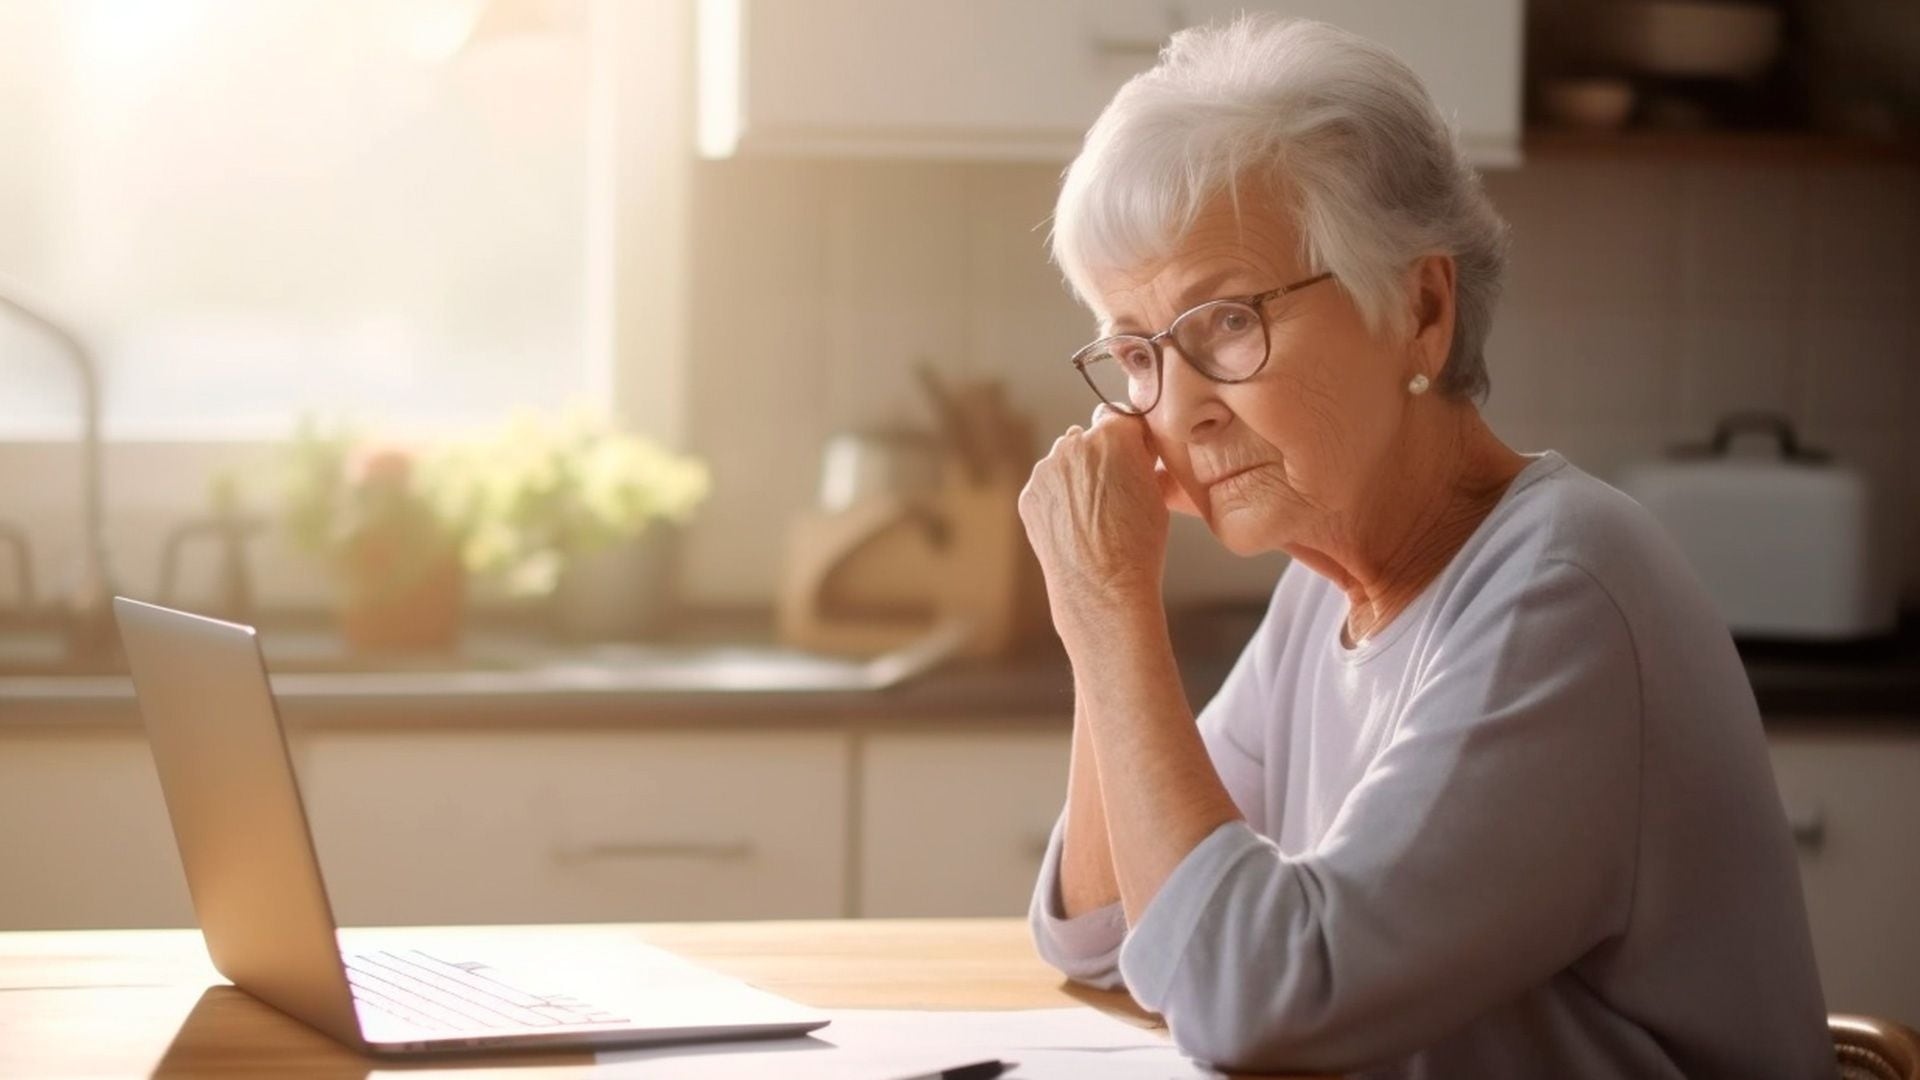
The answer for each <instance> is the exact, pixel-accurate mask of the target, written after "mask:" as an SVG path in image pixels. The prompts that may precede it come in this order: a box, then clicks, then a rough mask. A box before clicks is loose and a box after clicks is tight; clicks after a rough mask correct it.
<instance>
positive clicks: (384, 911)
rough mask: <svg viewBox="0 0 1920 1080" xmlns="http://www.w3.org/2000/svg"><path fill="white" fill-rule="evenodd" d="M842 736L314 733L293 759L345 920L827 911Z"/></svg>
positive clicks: (842, 843) (842, 816)
mask: <svg viewBox="0 0 1920 1080" xmlns="http://www.w3.org/2000/svg"><path fill="white" fill-rule="evenodd" d="M846 759H847V753H846V737H845V736H843V735H838V734H830V733H803V734H784V733H779V734H776V733H761V732H743V733H733V734H711V735H709V734H697V733H681V732H643V733H626V732H620V733H564V734H527V733H501V734H479V733H466V732H461V733H450V734H434V733H408V734H366V735H360V734H332V733H329V734H324V735H318V736H316V737H314V738H313V739H312V740H311V741H310V742H309V744H308V745H307V746H305V747H304V748H303V751H302V753H301V755H300V759H299V760H300V766H301V779H302V782H303V784H304V785H305V788H306V795H307V804H308V807H309V812H310V814H311V815H312V818H313V826H314V832H315V834H316V837H317V839H318V842H319V846H320V855H321V864H322V866H323V868H324V871H325V874H326V877H327V884H328V891H329V892H330V893H331V894H332V896H333V899H334V903H335V906H336V909H337V914H338V916H339V918H340V920H341V921H342V922H343V923H359V924H373V923H462V922H472V923H488V922H543V921H546V922H572V921H594V920H605V921H618V920H656V919H732V918H772V917H803V916H838V915H841V914H843V908H844V898H843V893H844V877H845V862H846V839H845V838H846V831H847V830H846V791H847V779H846V778H847V772H846Z"/></svg>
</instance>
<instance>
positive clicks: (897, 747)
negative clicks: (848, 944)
mask: <svg viewBox="0 0 1920 1080" xmlns="http://www.w3.org/2000/svg"><path fill="white" fill-rule="evenodd" d="M1040 723H1042V722H1041V721H1036V726H1038V725H1039V724H1040ZM1049 726H1054V725H1049ZM1057 728H1058V729H1057V730H1052V731H1043V732H1033V733H1026V732H1020V733H1011V734H992V735H989V734H965V733H956V734H902V735H873V736H871V737H869V738H868V739H867V742H866V744H865V748H864V754H863V758H862V761H863V772H862V788H861V790H862V806H861V862H860V866H861V870H860V914H862V915H869V916H918V915H1019V914H1021V913H1023V912H1025V911H1026V909H1027V898H1028V897H1029V896H1031V895H1032V893H1033V881H1034V876H1035V875H1036V874H1037V873H1038V872H1039V869H1040V857H1041V855H1042V854H1043V853H1044V852H1045V850H1046V842H1047V834H1048V833H1049V832H1050V831H1051V830H1052V828H1053V822H1054V819H1055V818H1057V817H1059V816H1060V808H1061V807H1062V806H1063V805H1064V804H1065V802H1066V792H1067V758H1068V755H1069V752H1070V750H1071V746H1072V733H1071V731H1070V730H1069V729H1068V727H1067V725H1064V724H1061V725H1057Z"/></svg>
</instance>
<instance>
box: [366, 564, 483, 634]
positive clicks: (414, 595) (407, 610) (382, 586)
mask: <svg viewBox="0 0 1920 1080" xmlns="http://www.w3.org/2000/svg"><path fill="white" fill-rule="evenodd" d="M346 574H347V580H345V581H344V582H343V583H342V584H343V586H344V589H343V593H344V595H343V596H342V599H341V605H340V635H341V636H342V637H343V638H345V639H346V642H347V644H348V646H350V647H351V648H353V649H355V650H359V651H362V652H446V651H452V650H453V648H454V647H455V646H456V645H457V644H458V642H459V640H460V623H461V620H462V618H463V616H464V615H465V614H466V600H467V573H466V569H465V568H464V567H462V566H461V565H460V560H459V558H458V557H457V555H456V554H455V553H453V552H451V551H449V552H446V553H445V554H442V555H439V556H435V557H433V558H431V559H429V560H427V561H425V562H424V563H422V564H421V565H420V566H419V567H418V568H417V569H416V570H415V571H414V572H412V573H408V574H405V575H401V576H398V577H396V575H394V574H393V573H392V572H391V569H390V567H388V566H386V565H384V564H383V561H382V560H380V559H378V558H361V559H352V560H349V561H348V564H347V566H346Z"/></svg>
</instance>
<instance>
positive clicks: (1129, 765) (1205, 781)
mask: <svg viewBox="0 0 1920 1080" xmlns="http://www.w3.org/2000/svg"><path fill="white" fill-rule="evenodd" d="M1068 651H1069V654H1070V655H1072V657H1073V665H1074V681H1075V683H1076V685H1077V687H1078V688H1079V692H1078V693H1076V695H1075V698H1076V702H1077V703H1084V704H1083V705H1082V704H1076V709H1077V710H1081V709H1083V710H1084V713H1083V715H1081V716H1079V717H1078V718H1077V719H1076V724H1077V725H1078V724H1080V722H1081V721H1082V720H1084V721H1085V723H1084V727H1085V729H1086V730H1087V732H1088V735H1089V741H1090V742H1091V743H1092V746H1093V751H1094V753H1093V759H1094V763H1095V769H1096V770H1097V776H1098V778H1099V781H1100V783H1099V786H1098V791H1099V804H1100V809H1101V812H1102V815H1103V820H1104V823H1105V825H1106V829H1107V836H1108V844H1109V847H1110V849H1111V853H1112V854H1111V857H1112V860H1113V863H1112V865H1113V876H1114V881H1115V883H1116V885H1117V886H1118V888H1119V891H1120V897H1121V900H1122V902H1123V904H1124V906H1125V908H1126V915H1127V921H1128V922H1129V923H1133V922H1136V921H1138V920H1139V918H1140V916H1141V914H1142V913H1143V912H1144V911H1145V910H1146V907H1147V904H1148V903H1149V902H1151V901H1152V899H1153V897H1154V894H1156V893H1157V892H1159V891H1160V886H1161V885H1162V884H1163V883H1165V881H1166V880H1167V878H1168V877H1169V876H1170V875H1171V874H1172V873H1173V871H1174V869H1175V868H1176V867H1178V866H1179V865H1180V863H1181V861H1182V860H1184V859H1185V858H1186V857H1187V855H1188V853H1190V852H1191V851H1192V850H1193V849H1194V848H1195V847H1196V846H1198V845H1199V843H1200V841H1202V840H1204V839H1206V838H1207V836H1208V835H1210V834H1211V833H1212V832H1213V831H1214V830H1215V829H1217V828H1219V827H1220V826H1221V825H1223V824H1225V823H1226V822H1229V821H1236V820H1240V819H1241V817H1242V815H1241V814H1240V811H1239V808H1237V807H1236V806H1235V805H1234V803H1233V799H1232V797H1231V796H1230V795H1229V794H1228V793H1227V789H1226V787H1225V785H1223V784H1222V783H1221V782H1220V776H1219V774H1218V773H1217V772H1215V771H1214V768H1213V761H1212V759H1211V758H1209V757H1208V755H1207V748H1206V743H1205V742H1204V741H1203V740H1202V739H1201V738H1200V732H1199V729H1198V728H1197V727H1195V725H1194V722H1193V711H1192V708H1191V707H1190V706H1189V705H1188V704H1187V699H1186V693H1185V691H1184V690H1182V689H1181V685H1180V671H1179V668H1178V666H1177V665H1176V664H1175V663H1174V658H1173V644H1172V641H1171V639H1170V638H1169V637H1168V635H1167V625H1166V618H1165V615H1164V614H1163V613H1162V612H1161V610H1160V608H1159V606H1158V605H1151V606H1143V607H1134V608H1132V609H1130V610H1128V611H1125V612H1123V613H1119V614H1118V615H1117V616H1116V617H1113V618H1109V619H1105V620H1102V621H1101V624H1100V629H1099V631H1098V632H1097V633H1091V634H1089V635H1087V636H1085V637H1084V638H1082V639H1081V640H1079V641H1077V642H1074V643H1071V644H1069V647H1068ZM1063 899H1064V898H1063Z"/></svg>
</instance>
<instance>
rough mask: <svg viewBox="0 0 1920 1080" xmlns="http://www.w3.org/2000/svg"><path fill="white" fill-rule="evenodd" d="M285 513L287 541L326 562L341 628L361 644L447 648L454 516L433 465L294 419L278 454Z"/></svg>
mask: <svg viewBox="0 0 1920 1080" xmlns="http://www.w3.org/2000/svg"><path fill="white" fill-rule="evenodd" d="M284 464H285V479H284V485H283V503H282V514H283V519H284V521H285V524H286V527H287V533H288V535H289V537H290V538H291V540H292V542H293V544H294V545H295V546H296V547H297V548H299V549H301V550H304V551H306V552H308V553H310V554H313V555H315V556H318V557H319V558H321V559H322V560H324V561H325V562H326V564H327V565H328V567H329V569H331V570H332V571H333V572H334V574H335V575H336V578H337V581H338V586H339V590H340V607H339V617H340V630H341V633H342V635H343V636H344V637H345V638H346V640H347V642H348V644H349V645H351V646H353V647H355V648H358V649H364V650H436V649H446V648H449V647H451V646H452V645H453V643H454V642H455V640H456V639H457V638H458V636H459V631H460V622H461V616H462V614H463V613H464V609H465V606H466V588H467V580H466V570H465V568H464V566H463V565H462V562H461V553H462V552H461V547H462V539H463V537H462V534H461V529H460V526H459V523H457V522H455V521H453V520H452V519H450V518H449V517H448V516H447V515H446V514H445V513H444V511H443V509H442V508H441V506H440V503H441V501H442V499H441V498H439V497H437V496H436V492H435V491H434V487H435V485H436V484H437V483H439V479H438V477H437V476H436V472H438V471H440V470H438V469H436V468H433V467H430V465H431V463H429V462H427V461H425V460H423V458H422V456H421V455H419V454H417V453H416V452H413V451H410V450H407V449H403V448H400V447H397V446H383V445H374V444H367V443H364V442H363V441H361V440H359V439H357V438H355V437H354V436H353V435H352V434H351V433H349V432H346V431H344V430H335V431H323V430H321V428H320V426H319V425H318V424H317V423H315V422H314V421H312V420H310V419H308V420H303V421H302V422H301V425H300V428H299V431H298V432H297V433H296V435H295V437H294V440H293V442H292V443H291V444H290V446H289V447H288V450H287V453H286V455H285V461H284Z"/></svg>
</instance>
